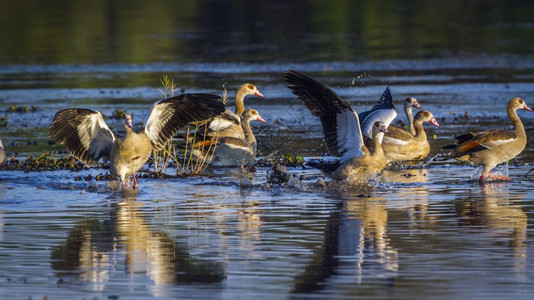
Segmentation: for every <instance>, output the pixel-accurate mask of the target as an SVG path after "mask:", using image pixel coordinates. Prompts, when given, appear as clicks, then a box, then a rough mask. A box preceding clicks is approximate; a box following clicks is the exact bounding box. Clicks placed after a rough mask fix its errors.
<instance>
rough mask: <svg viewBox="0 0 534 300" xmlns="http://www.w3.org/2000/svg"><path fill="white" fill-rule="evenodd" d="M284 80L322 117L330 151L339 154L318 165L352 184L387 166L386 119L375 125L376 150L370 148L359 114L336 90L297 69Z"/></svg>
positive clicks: (301, 99)
mask: <svg viewBox="0 0 534 300" xmlns="http://www.w3.org/2000/svg"><path fill="white" fill-rule="evenodd" d="M284 81H285V82H286V83H287V84H288V88H289V89H291V90H292V91H293V93H294V94H295V95H297V97H298V99H299V100H300V101H301V102H302V104H304V106H306V107H307V108H308V109H309V110H310V112H311V113H312V115H314V116H315V117H318V118H319V119H320V120H321V125H322V127H323V134H324V139H325V141H326V145H327V148H328V152H329V153H330V155H332V156H336V157H339V160H337V161H336V162H334V163H332V164H322V165H318V164H315V165H314V166H316V167H318V168H321V169H322V170H323V171H324V172H325V173H326V174H328V175H330V176H331V177H332V178H334V179H336V180H343V181H346V182H348V183H353V182H354V183H362V182H366V181H367V180H368V179H369V178H370V177H372V176H374V175H376V174H377V173H379V172H381V171H382V170H383V169H384V168H385V167H386V157H385V156H384V152H383V151H382V147H381V135H383V134H384V133H386V132H387V129H386V124H385V123H384V122H382V121H376V122H374V123H373V124H372V127H371V137H372V142H373V149H374V151H372V150H371V151H370V150H369V149H368V147H367V146H366V145H364V143H363V138H362V136H363V135H362V131H361V128H360V122H359V118H358V114H357V113H356V112H355V111H354V110H353V109H352V108H351V107H350V105H349V104H348V103H346V102H345V101H344V100H343V99H341V98H340V97H339V96H338V95H337V94H336V93H335V92H334V91H332V90H331V89H330V88H328V87H327V86H326V85H324V84H322V83H320V82H318V81H316V80H315V79H313V78H311V77H309V76H307V75H304V74H302V73H299V72H297V71H294V70H289V71H288V72H285V73H284ZM311 165H313V163H311Z"/></svg>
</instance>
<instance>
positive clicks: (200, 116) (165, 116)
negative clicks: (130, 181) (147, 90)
mask: <svg viewBox="0 0 534 300" xmlns="http://www.w3.org/2000/svg"><path fill="white" fill-rule="evenodd" d="M224 111H225V107H224V104H223V103H222V101H221V97H219V96H217V95H211V94H200V93H196V94H181V95H179V96H175V97H171V98H167V99H164V100H161V101H158V102H156V103H154V105H152V109H151V110H150V114H149V115H148V117H147V118H146V120H145V133H146V134H147V136H148V138H149V139H150V142H151V143H152V146H153V147H154V148H155V149H156V150H160V149H162V148H163V146H164V145H165V143H166V142H167V141H168V140H169V139H170V138H172V136H173V135H174V134H176V132H177V131H178V130H179V129H180V128H182V127H184V126H185V125H187V124H188V123H191V122H197V121H202V120H206V119H209V118H213V117H216V116H218V115H220V114H221V113H222V112H224Z"/></svg>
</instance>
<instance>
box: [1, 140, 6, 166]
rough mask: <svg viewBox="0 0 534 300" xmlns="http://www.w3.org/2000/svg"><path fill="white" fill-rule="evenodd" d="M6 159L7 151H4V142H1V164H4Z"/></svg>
mask: <svg viewBox="0 0 534 300" xmlns="http://www.w3.org/2000/svg"><path fill="white" fill-rule="evenodd" d="M5 159H6V150H5V149H4V144H2V140H0V164H1V163H3V162H4V160H5Z"/></svg>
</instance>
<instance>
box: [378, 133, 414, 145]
mask: <svg viewBox="0 0 534 300" xmlns="http://www.w3.org/2000/svg"><path fill="white" fill-rule="evenodd" d="M382 143H388V144H392V145H399V146H404V145H408V141H403V140H400V139H396V138H392V137H390V136H387V135H385V136H384V139H383V141H382Z"/></svg>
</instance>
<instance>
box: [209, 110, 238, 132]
mask: <svg viewBox="0 0 534 300" xmlns="http://www.w3.org/2000/svg"><path fill="white" fill-rule="evenodd" d="M233 126H241V120H240V118H239V116H238V115H236V114H235V113H233V112H232V111H230V110H228V109H227V110H225V111H224V112H223V113H222V114H221V115H219V116H217V117H215V118H213V120H211V122H209V124H208V128H209V130H210V131H222V130H225V129H228V128H230V127H233Z"/></svg>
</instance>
